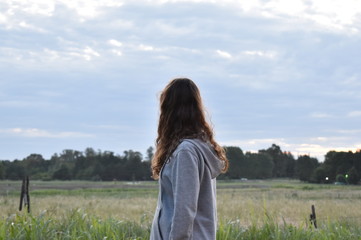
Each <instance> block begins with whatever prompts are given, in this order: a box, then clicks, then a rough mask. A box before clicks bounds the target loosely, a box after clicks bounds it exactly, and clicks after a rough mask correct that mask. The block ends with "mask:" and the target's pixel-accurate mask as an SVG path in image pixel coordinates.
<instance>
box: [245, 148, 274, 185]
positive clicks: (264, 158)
mask: <svg viewBox="0 0 361 240" xmlns="http://www.w3.org/2000/svg"><path fill="white" fill-rule="evenodd" d="M245 157H246V159H247V161H246V162H247V163H248V167H247V169H248V174H247V175H245V176H246V177H247V178H253V179H266V178H271V177H272V172H273V167H274V163H273V161H272V158H271V157H270V155H268V154H265V153H250V152H247V153H246V155H245Z"/></svg>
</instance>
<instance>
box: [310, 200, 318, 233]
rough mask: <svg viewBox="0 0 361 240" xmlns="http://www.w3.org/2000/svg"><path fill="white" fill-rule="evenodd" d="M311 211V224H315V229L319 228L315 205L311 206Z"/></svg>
mask: <svg viewBox="0 0 361 240" xmlns="http://www.w3.org/2000/svg"><path fill="white" fill-rule="evenodd" d="M311 210H312V213H311V214H310V222H311V224H313V225H314V226H315V228H317V221H316V211H315V206H314V205H312V206H311Z"/></svg>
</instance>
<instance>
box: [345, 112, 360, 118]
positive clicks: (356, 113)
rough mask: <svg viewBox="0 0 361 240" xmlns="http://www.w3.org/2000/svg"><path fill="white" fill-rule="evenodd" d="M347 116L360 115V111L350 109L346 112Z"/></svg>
mask: <svg viewBox="0 0 361 240" xmlns="http://www.w3.org/2000/svg"><path fill="white" fill-rule="evenodd" d="M347 116H349V117H361V111H352V112H349V113H348V114H347Z"/></svg>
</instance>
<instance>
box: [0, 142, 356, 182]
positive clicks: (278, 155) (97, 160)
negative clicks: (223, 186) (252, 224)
mask: <svg viewBox="0 0 361 240" xmlns="http://www.w3.org/2000/svg"><path fill="white" fill-rule="evenodd" d="M225 150H226V155H227V158H228V159H229V162H230V167H229V170H228V172H226V173H225V174H222V175H221V176H220V177H219V179H242V178H243V179H271V178H289V179H299V180H301V181H304V182H311V183H333V182H340V183H349V184H357V183H358V182H359V181H360V178H361V151H360V150H358V151H356V152H354V153H353V152H351V151H349V152H336V151H329V152H328V153H327V154H326V155H325V160H324V162H319V161H318V159H317V158H313V157H310V156H308V155H300V156H298V157H297V158H295V157H294V156H293V155H292V154H291V153H290V152H287V151H282V150H281V148H280V146H278V145H276V144H272V146H271V147H269V148H268V149H262V150H259V151H258V152H246V153H244V152H243V151H242V149H241V148H239V147H234V146H228V147H225ZM153 151H154V149H153V147H149V148H148V149H147V152H146V154H145V157H144V156H143V155H142V154H141V153H140V152H137V151H133V150H128V151H124V152H123V154H121V155H119V154H115V153H114V152H111V151H101V150H98V151H95V150H94V149H93V148H86V149H85V151H84V152H81V151H77V150H71V149H66V150H63V151H62V152H61V153H60V154H54V155H53V156H52V157H51V158H50V159H48V160H47V159H44V158H43V156H42V155H40V154H30V155H29V156H28V157H26V158H24V159H23V160H14V161H8V160H7V161H0V179H9V180H20V179H23V177H24V176H29V177H30V178H31V179H33V180H92V181H113V180H122V181H123V180H125V181H143V180H151V177H150V176H151V172H150V161H151V159H152V157H153Z"/></svg>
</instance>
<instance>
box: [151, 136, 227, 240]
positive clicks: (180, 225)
mask: <svg viewBox="0 0 361 240" xmlns="http://www.w3.org/2000/svg"><path fill="white" fill-rule="evenodd" d="M221 169H222V162H221V161H220V160H219V159H218V157H217V155H216V153H215V152H214V150H213V148H212V147H211V146H210V145H209V144H208V143H205V142H203V141H202V140H199V139H185V140H183V141H182V142H181V143H180V144H179V145H178V147H177V148H176V150H175V151H174V152H173V154H172V155H171V157H170V158H169V159H168V160H167V162H166V164H165V165H164V166H163V168H162V170H161V173H160V178H159V196H158V204H157V209H156V212H155V216H154V220H153V224H152V228H151V234H150V239H151V240H180V239H192V240H214V239H216V226H217V206H216V179H215V178H216V177H217V176H218V175H219V174H220V172H221Z"/></svg>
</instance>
